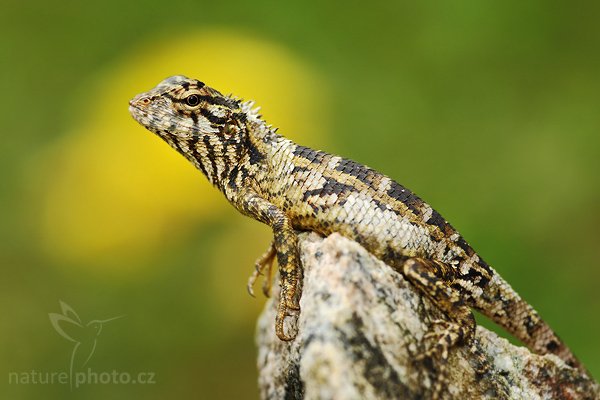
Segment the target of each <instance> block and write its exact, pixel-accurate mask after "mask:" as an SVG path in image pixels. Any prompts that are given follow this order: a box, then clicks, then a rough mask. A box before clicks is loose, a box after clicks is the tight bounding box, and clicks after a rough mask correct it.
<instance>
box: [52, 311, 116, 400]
mask: <svg viewBox="0 0 600 400" xmlns="http://www.w3.org/2000/svg"><path fill="white" fill-rule="evenodd" d="M59 303H60V310H61V312H62V314H57V313H49V314H48V316H49V317H50V322H51V323H52V326H53V327H54V329H55V330H56V332H58V334H59V335H61V336H62V337H64V338H65V339H67V340H68V341H70V342H72V343H74V344H73V351H72V352H71V361H70V363H69V382H70V383H71V389H73V370H74V369H79V368H83V367H84V366H85V365H86V364H87V363H88V361H90V359H91V358H92V356H93V355H94V352H95V351H96V345H97V343H98V337H99V336H100V333H101V332H102V328H103V326H104V324H105V323H107V322H110V321H114V320H116V319H119V318H123V317H124V315H120V316H118V317H113V318H109V319H103V320H98V319H95V320H92V321H90V322H88V323H87V324H84V323H83V322H82V321H81V318H79V315H77V313H76V312H75V310H73V308H72V307H71V306H69V305H68V304H67V303H65V302H64V301H62V300H59Z"/></svg>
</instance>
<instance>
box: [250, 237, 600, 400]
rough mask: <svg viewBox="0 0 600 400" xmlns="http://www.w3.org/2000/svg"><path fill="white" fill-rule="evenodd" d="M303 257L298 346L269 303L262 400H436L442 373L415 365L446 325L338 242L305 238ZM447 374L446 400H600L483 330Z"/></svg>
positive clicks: (359, 251)
mask: <svg viewBox="0 0 600 400" xmlns="http://www.w3.org/2000/svg"><path fill="white" fill-rule="evenodd" d="M300 248H301V254H302V261H303V263H304V288H303V294H302V298H301V300H300V305H301V308H302V312H301V313H300V315H299V318H297V319H296V320H294V318H287V319H288V320H290V322H289V324H288V325H287V327H286V329H288V331H289V329H297V331H298V336H297V337H296V339H295V340H294V341H292V342H282V341H280V340H279V339H278V338H277V337H276V336H275V332H274V322H275V312H276V304H275V302H274V301H273V299H271V300H269V301H268V302H267V305H266V307H265V310H264V311H263V313H262V315H261V317H260V319H259V321H258V327H257V337H256V341H257V345H258V368H259V387H260V393H261V397H262V398H263V399H340V400H342V399H343V400H345V399H427V398H430V397H431V393H432V389H431V388H432V387H433V386H434V385H435V382H437V380H438V379H440V374H439V371H440V369H439V368H438V366H435V365H434V364H432V363H431V362H428V361H417V360H416V356H417V355H418V354H419V353H420V349H421V347H420V341H421V338H422V336H423V334H425V333H426V332H427V331H428V329H429V328H428V326H429V324H430V321H432V320H435V319H440V318H444V315H443V314H442V313H441V312H440V311H439V310H437V308H435V307H434V306H433V305H432V304H431V303H430V302H429V301H428V299H426V298H423V297H422V296H421V295H420V294H419V293H418V292H416V291H415V289H413V288H412V286H411V285H410V284H409V283H408V282H407V281H405V280H404V278H403V277H402V275H401V274H399V273H397V272H395V271H394V270H393V269H392V268H391V267H389V266H387V265H385V264H384V263H382V262H381V261H379V260H377V259H376V258H375V257H373V256H372V255H370V254H369V253H368V252H367V251H366V250H364V249H363V248H362V247H361V246H359V245H358V244H356V243H354V242H352V241H350V240H347V239H345V238H343V237H341V236H340V235H337V234H333V235H331V236H329V237H328V238H325V239H323V238H321V237H319V236H318V235H316V234H302V235H301V240H300ZM277 296H278V293H277V286H275V287H274V293H273V298H274V299H277ZM443 371H444V372H443V376H444V377H445V379H444V380H443V381H445V382H448V383H447V384H444V385H443V386H442V391H441V397H442V398H448V399H573V400H574V399H600V394H599V393H600V390H599V387H598V384H597V383H596V382H594V381H593V380H592V379H590V378H588V377H587V376H585V375H583V374H582V373H580V372H579V371H577V370H575V369H572V368H570V367H568V366H567V365H566V364H564V363H563V362H562V361H561V360H560V359H559V358H558V357H555V356H553V355H546V356H539V355H536V354H532V353H530V352H529V351H528V350H527V349H526V348H524V347H519V346H514V345H512V344H510V343H509V342H508V341H507V340H505V339H503V338H500V337H498V336H497V335H496V334H495V333H492V332H490V331H488V330H486V329H485V328H482V327H478V328H477V333H476V337H475V339H474V340H473V341H472V342H471V343H469V344H468V345H466V346H462V347H457V348H455V349H454V350H453V351H451V354H450V357H449V359H448V363H447V365H446V368H444V369H443Z"/></svg>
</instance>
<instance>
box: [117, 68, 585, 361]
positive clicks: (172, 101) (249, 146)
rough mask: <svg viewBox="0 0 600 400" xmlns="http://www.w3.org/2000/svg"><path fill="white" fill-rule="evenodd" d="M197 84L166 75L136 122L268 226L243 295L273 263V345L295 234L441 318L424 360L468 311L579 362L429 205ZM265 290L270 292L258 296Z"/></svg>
mask: <svg viewBox="0 0 600 400" xmlns="http://www.w3.org/2000/svg"><path fill="white" fill-rule="evenodd" d="M252 106H253V103H252V102H241V101H240V100H238V99H235V98H232V97H228V96H224V95H222V94H221V93H219V92H218V91H216V90H214V89H212V88H210V87H208V86H206V85H205V84H204V83H202V82H200V81H198V80H195V79H188V78H186V77H184V76H173V77H171V78H168V79H166V80H164V81H163V82H161V83H160V84H159V85H158V86H156V87H155V88H154V89H152V90H150V91H148V92H146V93H143V94H140V95H138V96H136V97H135V98H134V99H133V100H131V101H130V107H129V110H130V112H131V114H132V115H133V117H134V118H135V119H136V120H137V121H138V122H139V123H140V124H142V125H143V126H145V127H146V128H147V129H149V130H150V131H152V132H154V133H156V134H157V135H158V136H160V137H161V138H162V139H163V140H165V141H166V142H167V143H168V144H169V145H171V146H172V147H173V148H175V149H176V150H177V151H178V152H179V153H181V154H182V155H183V156H184V157H186V158H187V159H188V160H190V161H191V162H192V163H193V164H194V165H195V166H196V167H197V168H198V169H200V170H201V171H202V173H204V175H205V176H206V177H207V178H208V179H209V181H210V182H211V183H212V184H213V185H214V186H216V187H217V188H218V189H219V190H220V191H221V192H223V194H225V197H226V198H227V199H228V200H229V201H230V202H231V204H233V206H234V207H235V208H237V209H238V210H239V211H240V212H241V213H242V214H245V215H248V216H250V217H252V218H254V219H256V220H258V221H261V222H263V223H265V224H267V225H269V226H270V227H271V228H272V229H273V235H274V241H273V244H272V247H270V248H269V250H268V251H267V253H265V255H264V256H263V257H261V259H259V261H257V272H256V273H255V274H253V275H252V277H251V278H250V287H251V285H252V284H253V283H254V281H255V280H256V277H257V276H258V275H259V274H260V273H261V272H262V271H264V270H268V271H269V275H270V270H271V267H270V266H271V263H272V261H273V256H274V255H276V256H277V262H278V265H279V272H280V283H281V296H280V301H279V308H278V316H277V320H276V324H275V327H276V333H277V335H278V336H279V338H280V339H281V340H291V339H293V338H294V336H295V335H293V334H287V333H286V332H284V319H285V317H286V315H287V313H288V311H289V310H294V309H299V306H298V302H297V299H298V297H299V296H297V294H299V293H297V287H298V280H299V279H300V277H301V264H300V260H299V255H298V245H297V242H298V239H297V236H296V233H295V230H310V231H315V232H318V233H320V234H322V235H329V234H330V233H332V232H338V233H340V234H342V235H343V236H346V237H348V238H350V239H352V240H355V241H356V242H358V243H360V244H361V245H362V246H363V247H365V248H366V249H367V250H368V251H369V252H371V253H372V254H373V255H375V256H376V257H378V258H379V259H381V260H383V261H384V262H386V263H387V264H389V265H390V266H392V267H393V268H395V269H397V270H398V271H400V272H401V273H403V274H404V276H405V277H406V278H407V279H408V280H409V281H410V282H411V283H412V284H413V285H414V286H415V287H416V288H418V289H419V290H421V291H422V292H423V294H425V295H426V296H427V297H429V298H430V299H431V300H433V301H434V303H435V304H436V305H437V306H438V307H439V308H440V309H442V310H443V311H444V312H445V313H446V314H447V315H448V317H449V319H448V320H444V321H436V322H435V323H434V325H435V329H433V330H432V331H431V332H430V333H429V334H428V335H426V337H425V339H424V340H425V341H426V342H427V344H428V346H427V347H426V351H425V352H424V356H433V355H439V356H441V358H442V359H445V358H446V357H447V355H448V350H449V349H450V348H451V347H452V346H453V345H455V344H456V343H458V342H461V341H463V342H464V341H468V340H469V339H470V338H471V337H472V336H473V334H474V330H475V321H474V319H473V316H472V314H471V311H470V309H471V308H473V309H476V310H478V311H480V312H481V313H482V314H484V315H485V316H487V317H489V318H491V319H492V320H493V321H495V322H496V323H497V324H499V325H500V326H502V327H503V328H504V329H506V330H507V331H508V332H510V333H511V334H512V335H514V336H515V337H516V338H517V339H519V340H520V341H522V342H523V343H525V344H526V345H527V346H528V347H529V348H531V349H532V350H533V351H535V352H536V353H539V354H546V353H553V354H556V355H558V356H559V357H561V358H562V359H563V360H564V361H565V362H567V363H568V364H570V365H571V366H576V367H579V368H582V367H581V364H580V363H579V361H578V360H577V359H576V358H575V356H574V355H573V354H572V353H571V351H570V350H569V349H568V348H567V347H566V346H565V344H564V343H563V342H562V341H561V340H560V339H559V338H558V336H557V335H556V334H555V333H554V332H553V331H552V330H551V329H550V327H549V326H548V325H547V324H546V323H545V322H544V321H543V320H542V319H541V318H540V317H539V315H538V314H537V312H536V311H535V310H534V309H533V308H532V307H531V306H530V305H529V304H527V303H526V302H525V301H523V300H522V299H521V298H520V297H519V295H518V294H517V293H516V292H515V291H514V290H513V289H512V288H511V287H510V286H509V285H508V283H506V282H505V281H504V280H503V279H502V278H501V277H500V276H499V275H498V273H497V272H496V271H495V270H494V269H492V267H490V266H489V265H488V264H487V263H486V262H485V261H483V259H482V258H481V257H479V256H478V255H477V253H476V252H475V251H474V250H473V249H472V248H471V246H469V244H468V243H467V242H466V241H465V240H464V239H463V238H462V236H461V235H460V234H459V233H458V232H457V231H456V230H455V229H454V228H453V227H452V226H451V225H450V224H449V223H448V222H447V221H446V220H444V218H442V216H441V215H440V214H439V213H438V212H436V211H435V210H433V209H432V208H431V207H430V206H429V205H428V204H427V203H425V202H423V201H422V200H421V199H420V198H419V197H417V196H416V195H415V194H413V193H412V192H411V191H409V190H408V189H406V188H405V187H403V186H401V185H399V184H398V183H396V182H394V181H393V180H392V179H390V178H388V177H386V176H385V175H382V174H380V173H378V172H376V171H374V170H372V169H370V168H368V167H366V166H364V165H361V164H358V163H356V162H354V161H351V160H347V159H344V158H341V157H338V156H334V155H330V154H327V153H324V152H321V151H316V150H312V149H309V148H307V147H303V146H300V145H297V144H295V143H293V142H292V141H290V140H288V139H286V138H285V137H283V136H281V135H279V134H277V133H276V129H273V128H272V127H271V126H269V125H267V124H266V123H265V122H264V121H263V120H262V119H261V117H260V115H258V114H257V110H252ZM265 292H267V293H268V287H266V288H265Z"/></svg>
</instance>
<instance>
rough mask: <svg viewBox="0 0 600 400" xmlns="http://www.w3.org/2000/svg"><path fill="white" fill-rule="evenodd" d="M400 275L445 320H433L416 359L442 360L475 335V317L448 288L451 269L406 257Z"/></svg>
mask: <svg viewBox="0 0 600 400" xmlns="http://www.w3.org/2000/svg"><path fill="white" fill-rule="evenodd" d="M402 272H403V274H404V276H405V277H406V278H407V279H408V281H409V282H411V283H412V284H413V285H414V286H416V287H417V288H418V289H419V290H420V291H421V292H422V293H424V294H425V295H426V296H427V297H428V298H429V299H430V300H432V301H433V302H434V304H435V305H436V306H437V307H438V308H440V309H441V310H442V311H443V312H444V313H445V314H446V315H447V316H448V317H449V319H447V320H446V319H444V320H436V321H433V323H432V325H433V327H432V330H431V331H430V332H428V333H426V334H425V335H424V336H423V346H424V351H423V353H422V354H421V355H420V356H419V357H418V358H420V359H424V358H438V359H441V360H442V361H445V360H446V359H447V358H448V351H449V350H450V349H451V348H452V347H453V346H455V345H457V344H459V343H464V342H467V341H468V340H469V339H470V338H472V337H473V335H474V333H475V318H474V317H473V314H472V313H471V310H470V308H469V307H468V306H466V305H465V304H464V299H463V297H462V296H461V295H460V293H459V292H458V290H456V289H455V288H453V287H452V286H451V284H452V282H453V281H454V279H455V272H454V269H453V268H452V267H451V266H449V265H447V264H444V263H441V262H438V261H432V260H427V259H423V258H409V259H408V260H406V261H405V262H404V264H403V265H402Z"/></svg>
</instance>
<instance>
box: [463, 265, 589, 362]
mask: <svg viewBox="0 0 600 400" xmlns="http://www.w3.org/2000/svg"><path fill="white" fill-rule="evenodd" d="M490 270H492V269H491V268H490ZM492 271H493V270H492ZM473 307H474V308H475V309H476V310H478V311H480V312H481V313H482V314H483V315H485V316H486V317H488V318H490V319H491V320H493V321H494V322H495V323H497V324H499V325H500V326H502V327H504V328H505V329H506V330H507V331H508V332H509V333H510V334H512V335H513V336H514V337H516V338H517V339H519V340H520V341H521V342H523V343H524V344H525V345H526V346H527V347H528V348H529V349H531V350H532V351H534V352H535V353H537V354H542V355H543V354H548V353H551V354H555V355H557V356H558V357H560V358H561V359H562V360H564V361H565V362H566V363H567V364H568V365H570V366H572V367H575V368H578V369H579V370H581V371H583V372H584V373H586V374H587V371H586V370H585V368H584V367H583V365H582V364H581V362H580V361H579V360H578V359H577V357H575V355H574V354H573V353H572V352H571V350H570V349H569V348H568V347H567V346H566V345H565V344H564V342H563V341H562V340H561V339H560V338H559V337H558V335H556V333H554V331H553V330H552V329H551V328H550V326H549V325H548V324H547V323H546V322H545V321H544V320H542V318H541V317H540V316H539V315H538V313H537V312H536V311H535V310H534V309H533V307H532V306H531V305H529V304H528V303H527V302H525V301H524V300H523V299H521V297H519V295H518V294H516V292H515V291H514V290H513V289H512V288H511V287H510V285H509V284H508V283H507V282H506V281H505V280H504V279H502V278H501V277H500V275H498V274H497V273H496V272H495V271H494V274H493V276H492V279H491V280H490V281H489V284H488V286H487V287H486V288H485V289H484V293H483V294H482V295H481V296H480V297H479V298H477V299H475V304H474V305H473Z"/></svg>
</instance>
